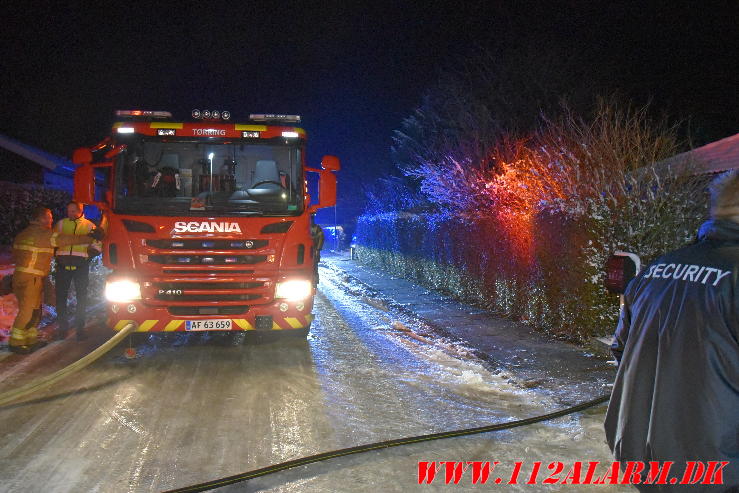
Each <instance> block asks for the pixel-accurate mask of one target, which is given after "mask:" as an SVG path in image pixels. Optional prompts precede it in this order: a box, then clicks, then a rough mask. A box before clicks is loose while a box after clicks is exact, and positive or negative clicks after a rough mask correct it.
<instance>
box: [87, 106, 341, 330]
mask: <svg viewBox="0 0 739 493" xmlns="http://www.w3.org/2000/svg"><path fill="white" fill-rule="evenodd" d="M116 116H117V118H116V122H115V123H114V125H113V129H112V133H111V135H110V136H108V137H107V138H106V139H104V140H103V141H102V142H100V143H99V144H97V145H96V146H93V147H90V148H80V149H77V150H76V151H75V153H74V156H73V161H74V162H75V163H76V164H77V165H78V167H77V169H76V171H75V178H74V181H75V187H74V188H75V190H74V195H75V199H76V200H78V201H80V202H83V203H86V204H94V205H96V206H97V207H98V208H99V209H100V210H101V212H102V217H103V219H102V224H101V226H102V227H103V228H104V229H105V231H106V238H105V240H104V248H103V262H104V264H105V266H106V267H108V268H109V269H111V271H112V273H111V274H110V276H109V277H108V279H107V283H106V287H105V296H106V298H107V300H108V307H107V316H108V324H109V326H110V327H111V328H112V329H113V330H116V331H117V330H121V329H122V328H123V327H125V326H126V325H127V324H128V323H130V322H133V323H134V324H135V325H136V327H137V329H136V330H137V331H138V332H169V331H211V330H219V331H247V330H256V331H260V330H263V331H293V333H302V334H307V333H308V330H309V327H310V324H311V321H312V319H313V315H312V308H313V296H314V294H315V289H316V284H317V277H316V272H317V266H316V262H317V258H318V252H317V251H316V247H315V245H314V238H313V236H312V235H311V224H312V215H313V214H314V213H315V212H316V210H317V209H319V208H322V207H331V206H333V205H334V204H335V202H336V177H335V175H334V172H336V171H338V170H339V169H340V164H339V160H338V158H336V157H334V156H324V157H323V159H322V160H321V168H310V167H308V166H306V163H305V144H306V133H305V131H304V130H303V129H302V128H299V127H297V126H296V125H297V124H299V122H300V117H299V116H297V115H267V114H260V115H255V114H253V115H251V116H250V119H249V121H248V122H246V123H232V122H230V121H229V120H230V114H229V112H227V111H223V112H220V111H208V110H204V111H198V110H194V111H193V112H192V119H191V120H190V121H176V120H173V119H172V115H171V114H170V113H169V112H163V111H138V110H135V111H118V112H116ZM307 173H316V174H317V175H318V186H319V191H320V193H319V200H318V201H317V203H314V204H311V198H310V196H309V194H308V187H307V180H306V174H307Z"/></svg>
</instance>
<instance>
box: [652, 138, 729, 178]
mask: <svg viewBox="0 0 739 493" xmlns="http://www.w3.org/2000/svg"><path fill="white" fill-rule="evenodd" d="M656 166H668V167H671V168H684V167H689V168H695V171H694V172H695V173H696V174H713V173H720V172H722V171H728V170H730V169H737V168H739V133H738V134H735V135H731V136H729V137H726V138H725V139H721V140H717V141H715V142H711V143H710V144H706V145H704V146H702V147H697V148H695V149H693V150H691V151H688V152H683V153H682V154H677V155H675V156H672V157H671V158H667V159H665V160H664V161H660V162H659V163H657V164H656Z"/></svg>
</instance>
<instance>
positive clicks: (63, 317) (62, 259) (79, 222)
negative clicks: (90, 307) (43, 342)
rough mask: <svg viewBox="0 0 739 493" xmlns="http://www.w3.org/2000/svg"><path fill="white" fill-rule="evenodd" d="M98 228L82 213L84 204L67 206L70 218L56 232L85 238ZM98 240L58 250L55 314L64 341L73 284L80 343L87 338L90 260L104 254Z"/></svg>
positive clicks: (63, 221) (55, 278)
mask: <svg viewBox="0 0 739 493" xmlns="http://www.w3.org/2000/svg"><path fill="white" fill-rule="evenodd" d="M94 229H95V224H94V223H93V222H92V221H90V220H89V219H87V218H86V217H85V216H84V214H83V205H82V204H81V203H79V202H74V201H72V202H69V203H68V204H67V217H65V218H64V219H62V220H60V221H58V222H57V223H56V226H55V227H54V230H55V231H56V232H57V233H61V234H65V235H75V236H82V237H84V236H86V235H88V234H90V232H92V231H93V230H94ZM102 248H103V247H102V245H101V244H100V242H99V241H95V242H93V243H92V244H91V245H82V244H75V245H69V246H65V247H64V248H57V249H56V272H55V273H54V282H55V283H56V314H57V318H58V320H59V327H58V329H57V332H56V338H57V339H64V338H65V337H66V336H67V332H68V331H69V320H68V318H67V297H68V295H69V288H70V287H71V285H72V283H73V282H74V293H75V296H76V298H77V308H76V313H75V324H74V326H75V327H76V329H77V340H82V339H84V338H85V312H86V310H87V285H88V284H89V278H90V258H91V257H94V256H96V255H99V254H100V252H101V251H102Z"/></svg>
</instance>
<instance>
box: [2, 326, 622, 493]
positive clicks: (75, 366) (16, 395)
mask: <svg viewBox="0 0 739 493" xmlns="http://www.w3.org/2000/svg"><path fill="white" fill-rule="evenodd" d="M136 328H137V327H136V325H135V324H133V323H129V324H127V325H126V326H125V327H123V329H121V330H120V331H119V332H118V333H117V334H115V335H114V336H113V337H111V338H110V339H108V340H107V341H106V342H105V343H103V344H102V345H101V346H100V347H98V348H97V349H95V350H94V351H92V352H91V353H90V354H88V355H86V356H84V357H82V358H80V359H79V360H77V361H75V362H74V363H72V364H71V365H68V366H67V367H65V368H62V369H61V370H59V371H56V372H54V373H52V374H51V375H47V376H45V377H42V378H39V379H37V380H35V381H33V382H30V383H28V384H26V385H23V386H21V387H19V388H17V389H13V390H9V391H7V392H4V393H2V394H0V406H4V405H6V404H8V403H10V402H13V401H16V400H18V399H20V398H22V397H25V396H27V395H30V394H32V393H34V392H38V391H39V390H42V389H45V388H47V387H49V386H51V385H53V384H55V383H57V382H59V381H60V380H62V379H64V378H66V377H68V376H70V375H72V374H74V373H76V372H78V371H80V370H82V369H83V368H85V367H87V366H89V365H91V364H92V363H93V362H95V361H96V360H98V359H99V358H100V357H101V356H103V355H104V354H106V353H108V352H109V351H110V350H111V349H113V348H114V347H115V346H117V345H118V343H119V342H120V341H121V340H123V339H124V338H125V337H126V336H128V335H129V334H130V333H131V332H133V331H135V330H136ZM609 399H610V395H603V396H601V397H598V398H597V399H593V400H591V401H587V402H583V403H580V404H578V405H576V406H572V407H568V408H566V409H561V410H559V411H554V412H551V413H548V414H543V415H540V416H534V417H531V418H525V419H519V420H515V421H507V422H504V423H495V424H492V425H487V426H480V427H476V428H467V429H461V430H453V431H446V432H441V433H432V434H428V435H418V436H413V437H406V438H399V439H395V440H387V441H383V442H376V443H369V444H365V445H359V446H356V447H349V448H344V449H340V450H333V451H330V452H323V453H320V454H316V455H311V456H308V457H302V458H299V459H294V460H290V461H287V462H281V463H279V464H273V465H271V466H267V467H263V468H260V469H255V470H252V471H248V472H245V473H241V474H237V475H234V476H228V477H225V478H221V479H216V480H212V481H208V482H205V483H200V484H196V485H191V486H186V487H183V488H178V489H174V490H169V491H168V492H167V493H192V492H198V491H207V490H211V489H214V488H220V487H223V486H227V485H231V484H235V483H239V482H243V481H248V480H250V479H255V478H258V477H262V476H267V475H269V474H274V473H277V472H280V471H285V470H287V469H291V468H294V467H298V466H304V465H307V464H313V463H315V462H321V461H325V460H328V459H334V458H337V457H345V456H348V455H354V454H360V453H363V452H370V451H373V450H380V449H385V448H391V447H399V446H401V445H412V444H416V443H422V442H429V441H432V440H441V439H443V438H454V437H462V436H469V435H477V434H480V433H488V432H493V431H501V430H507V429H511V428H517V427H521V426H527V425H531V424H534V423H540V422H542V421H548V420H552V419H555V418H560V417H563V416H567V415H569V414H574V413H576V412H580V411H584V410H585V409H588V408H590V407H594V406H597V405H599V404H602V403H604V402H607V401H608V400H609Z"/></svg>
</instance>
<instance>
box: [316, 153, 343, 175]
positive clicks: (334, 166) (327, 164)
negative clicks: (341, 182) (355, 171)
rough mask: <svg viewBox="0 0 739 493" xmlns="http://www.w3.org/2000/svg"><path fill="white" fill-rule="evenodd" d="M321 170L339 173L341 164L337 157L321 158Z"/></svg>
mask: <svg viewBox="0 0 739 493" xmlns="http://www.w3.org/2000/svg"><path fill="white" fill-rule="evenodd" d="M321 168H323V169H327V170H329V171H339V170H340V169H341V162H340V161H339V158H337V157H336V156H329V155H326V156H323V158H321Z"/></svg>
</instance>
